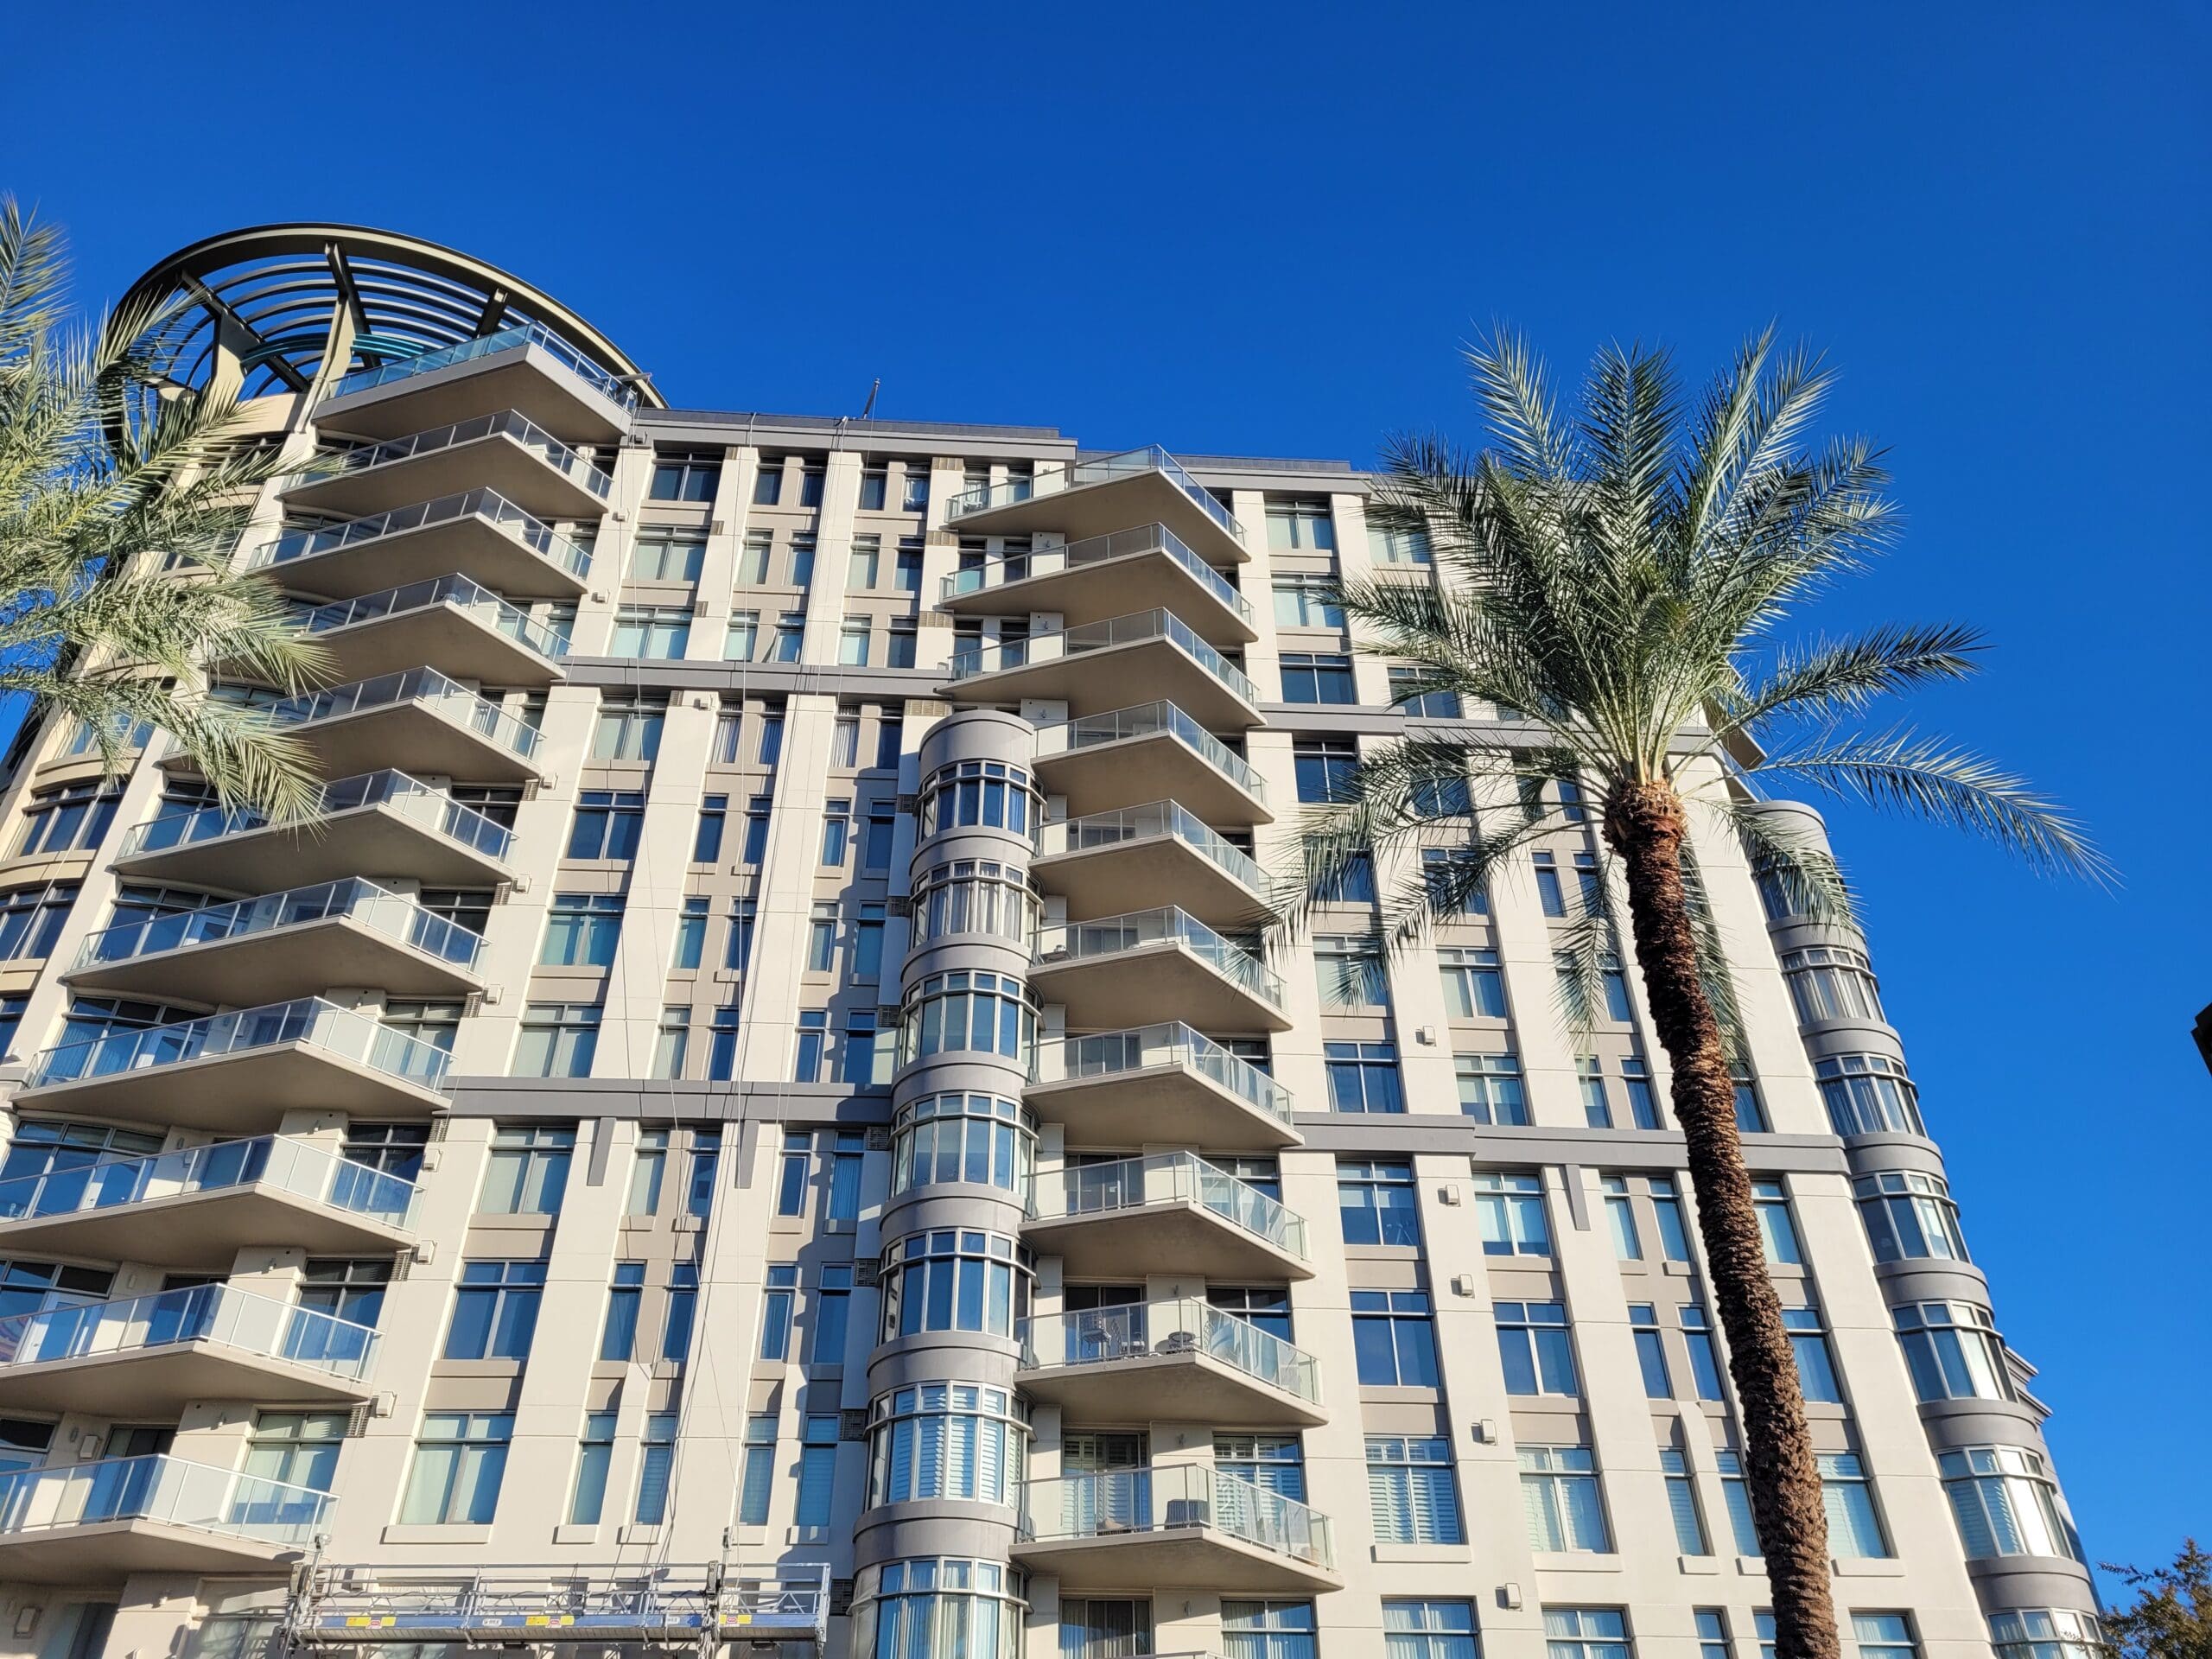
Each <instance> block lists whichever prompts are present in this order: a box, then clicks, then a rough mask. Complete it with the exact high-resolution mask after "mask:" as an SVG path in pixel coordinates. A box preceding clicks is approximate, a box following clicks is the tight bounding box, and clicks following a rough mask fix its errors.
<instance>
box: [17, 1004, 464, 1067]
mask: <svg viewBox="0 0 2212 1659" xmlns="http://www.w3.org/2000/svg"><path fill="white" fill-rule="evenodd" d="M292 1043H299V1044H302V1045H304V1046H307V1047H309V1048H316V1049H320V1050H321V1051H322V1052H325V1053H327V1054H329V1055H331V1056H333V1057H334V1058H338V1059H340V1060H346V1061H350V1062H352V1063H353V1065H361V1066H366V1067H367V1068H368V1069H370V1070H371V1071H380V1072H382V1073H384V1074H385V1076H387V1077H396V1078H399V1079H401V1080H403V1081H404V1082H408V1083H413V1084H419V1085H421V1086H422V1087H423V1088H425V1089H433V1090H443V1089H444V1087H445V1086H446V1071H447V1066H448V1056H447V1054H446V1052H445V1051H444V1050H443V1049H442V1048H440V1047H439V1046H437V1045H436V1044H435V1043H427V1042H424V1041H423V1039H421V1038H419V1037H416V1036H411V1035H410V1034H409V1033H406V1032H404V1031H395V1030H394V1029H392V1027H390V1026H387V1025H385V1024H384V1023H383V1022H382V1021H381V1020H376V1019H373V1018H372V1017H371V1016H370V1015H368V1014H357V1013H355V1012H354V1011H353V1009H351V1008H341V1007H339V1006H338V1005H337V1004H336V1003H335V1002H326V1001H323V1000H322V998H321V997H319V996H302V997H299V998H296V999H295V1000H294V1001H289V1002H270V1003H267V1004H264V1006H263V1007H257V1008H237V1009H233V1010H232V1012H230V1013H228V1014H206V1015H203V1016H202V1017H201V1018H200V1019H197V1020H180V1021H178V1022H177V1023H176V1024H175V1025H168V1026H141V1027H135V1028H130V1029H125V1030H121V1031H111V1032H108V1033H105V1034H104V1035H102V1036H99V1037H92V1038H87V1039H84V1040H83V1041H80V1042H74V1043H61V1044H59V1045H57V1046H54V1047H53V1048H48V1049H43V1050H41V1052H38V1053H37V1054H35V1055H33V1056H32V1057H31V1063H30V1067H29V1071H28V1072H27V1073H26V1074H25V1076H24V1078H23V1084H22V1086H23V1087H24V1088H26V1089H38V1088H42V1087H44V1086H46V1085H47V1084H57V1083H78V1082H82V1081H85V1080H87V1079H90V1078H93V1077H114V1076H116V1075H117V1074H118V1073H121V1072H125V1071H146V1070H149V1069H151V1068H154V1067H158V1066H164V1065H187V1064H188V1063H190V1062H193V1061H195V1060H211V1059H219V1058H223V1057H224V1056H226V1055H233V1054H248V1053H251V1052H254V1051H255V1050H257V1049H264V1048H279V1047H283V1046H286V1045H288V1044H292Z"/></svg>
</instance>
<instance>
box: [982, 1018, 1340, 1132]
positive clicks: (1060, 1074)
mask: <svg viewBox="0 0 2212 1659" xmlns="http://www.w3.org/2000/svg"><path fill="white" fill-rule="evenodd" d="M1022 1098H1023V1099H1024V1100H1025V1101H1027V1103H1028V1104H1029V1107H1030V1109H1032V1110H1033V1111H1034V1112H1035V1113H1036V1114H1037V1116H1038V1117H1039V1119H1041V1120H1042V1121H1044V1122H1047V1123H1065V1124H1068V1125H1070V1126H1071V1127H1073V1128H1076V1129H1077V1130H1078V1131H1079V1132H1080V1135H1081V1136H1082V1138H1083V1139H1084V1140H1091V1141H1103V1142H1105V1143H1106V1144H1108V1145H1109V1146H1110V1145H1114V1144H1117V1143H1118V1144H1120V1145H1123V1146H1128V1145H1136V1146H1143V1145H1146V1144H1148V1143H1149V1144H1158V1143H1160V1142H1161V1141H1166V1142H1169V1143H1171V1144H1172V1143H1174V1142H1177V1141H1180V1142H1183V1143H1185V1144H1186V1145H1193V1144H1194V1145H1198V1146H1202V1147H1217V1148H1219V1149H1220V1150H1221V1151H1224V1152H1273V1151H1275V1150H1278V1149H1280V1148H1281V1147H1294V1146H1296V1145H1298V1144H1299V1141H1300V1135H1299V1133H1298V1128H1297V1124H1296V1120H1295V1119H1294V1117H1293V1116H1292V1108H1291V1098H1290V1090H1287V1089H1286V1088H1284V1087H1283V1086H1282V1085H1281V1084H1279V1083H1277V1082H1276V1081H1275V1080H1274V1078H1273V1077H1268V1075H1267V1074H1266V1073H1265V1072H1263V1071H1261V1070H1260V1069H1259V1068H1258V1067H1256V1066H1255V1065H1250V1064H1249V1063H1248V1062H1246V1061H1243V1060H1240V1059H1238V1058H1236V1056H1235V1055H1234V1054H1231V1053H1230V1052H1229V1051H1228V1050H1227V1049H1225V1048H1224V1047H1223V1046H1221V1045H1220V1044H1218V1043H1217V1042H1215V1041H1214V1040H1213V1039H1211V1038H1210V1037H1205V1036H1201V1035H1200V1034H1199V1033H1198V1032H1196V1031H1193V1030H1192V1028H1191V1027H1188V1026H1185V1025H1178V1024H1170V1025H1159V1026H1147V1027H1144V1028H1143V1029H1141V1030H1138V1031H1114V1032H1107V1033H1103V1034H1102V1035H1099V1036H1095V1037H1071V1038H1068V1039H1065V1041H1063V1042H1057V1043H1046V1044H1044V1045H1041V1046H1039V1049H1038V1051H1037V1058H1036V1062H1035V1065H1033V1068H1032V1071H1031V1075H1030V1080H1029V1086H1028V1088H1027V1090H1024V1091H1023V1094H1022Z"/></svg>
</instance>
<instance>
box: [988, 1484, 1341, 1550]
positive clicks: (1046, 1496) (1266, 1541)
mask: <svg viewBox="0 0 2212 1659" xmlns="http://www.w3.org/2000/svg"><path fill="white" fill-rule="evenodd" d="M1185 1527H1211V1528H1213V1529H1216V1530H1217V1531H1220V1532H1224V1533H1226V1534H1228V1535H1230V1537H1233V1538H1236V1539H1239V1540H1241V1541H1243V1542H1245V1543H1249V1544H1255V1545H1257V1546H1258V1547H1259V1548H1262V1549H1266V1550H1269V1551H1272V1552H1273V1553H1274V1554H1280V1555H1287V1556H1288V1557H1290V1558H1291V1559H1292V1560H1297V1561H1302V1562H1305V1563H1306V1564H1308V1565H1310V1566H1313V1567H1319V1568H1322V1569H1323V1570H1325V1571H1326V1570H1329V1569H1331V1568H1332V1567H1333V1566H1334V1564H1335V1560H1336V1554H1335V1548H1334V1545H1333V1542H1332V1539H1331V1538H1330V1535H1329V1518H1328V1517H1327V1516H1325V1515H1323V1514H1322V1513H1321V1512H1320V1511H1319V1510H1315V1509H1313V1508H1310V1507H1309V1506H1307V1505H1306V1504H1304V1503H1299V1502H1298V1501H1297V1500H1296V1499H1294V1498H1288V1497H1283V1496H1282V1495H1281V1493H1279V1492H1272V1491H1268V1489H1267V1488H1266V1487H1264V1486H1261V1485H1257V1484H1255V1483H1253V1482H1251V1481H1249V1480H1242V1479H1239V1478H1237V1477H1236V1476H1235V1475H1229V1474H1223V1473H1221V1472H1220V1471H1217V1470H1216V1469H1215V1468H1214V1467H1213V1466H1212V1465H1210V1464H1198V1463H1186V1464H1166V1465H1157V1466H1155V1467H1153V1468H1149V1469H1111V1470H1105V1471H1099V1472H1097V1473H1094V1474H1082V1475H1061V1476H1058V1477H1057V1478H1052V1479H1050V1480H1032V1481H1027V1482H1026V1483H1024V1484H1023V1487H1022V1506H1021V1522H1020V1531H1021V1537H1022V1539H1023V1541H1026V1542H1032V1543H1043V1542H1048V1541H1052V1540H1054V1539H1059V1538H1102V1537H1109V1536H1121V1535H1126V1534H1142V1533H1147V1532H1160V1531H1166V1530H1169V1529H1179V1528H1185Z"/></svg>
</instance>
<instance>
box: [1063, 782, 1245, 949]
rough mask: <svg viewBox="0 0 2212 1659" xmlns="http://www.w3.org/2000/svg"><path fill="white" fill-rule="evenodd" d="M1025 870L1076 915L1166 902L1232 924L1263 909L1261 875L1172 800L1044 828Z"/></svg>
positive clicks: (1130, 908)
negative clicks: (1059, 896) (1056, 895)
mask: <svg viewBox="0 0 2212 1659" xmlns="http://www.w3.org/2000/svg"><path fill="white" fill-rule="evenodd" d="M1029 868H1030V873H1031V874H1033V875H1034V876H1035V877H1036V878H1037V880H1038V882H1039V884H1040V885H1041V886H1042V887H1044V889H1045V891H1046V892H1047V893H1058V894H1059V895H1061V896H1062V897H1063V898H1065V899H1066V900H1067V901H1068V912H1069V914H1070V915H1072V916H1077V917H1084V916H1110V915H1113V914H1115V913H1116V912H1121V911H1127V910H1135V909H1139V908H1141V906H1144V905H1146V904H1147V903H1153V904H1160V903H1166V904H1169V905H1173V906H1175V907H1176V908H1178V909H1179V910H1185V911H1188V912H1190V913H1191V914H1192V915H1194V916H1201V917H1205V918H1207V919H1209V920H1211V921H1218V922H1230V923H1234V922H1245V921H1250V920H1254V919H1255V918H1257V917H1258V916H1259V915H1260V914H1261V912H1263V911H1265V910H1266V908H1267V877H1266V876H1265V875H1264V874H1262V873H1261V869H1260V867H1259V866H1258V865H1257V864H1255V863H1254V862H1253V861H1252V860H1251V857H1250V855H1248V854H1246V853H1244V852H1243V851H1242V850H1240V849H1237V848H1236V847H1232V846H1231V845H1230V843H1229V842H1226V841H1224V840H1223V839H1222V838H1221V837H1220V836H1217V835H1216V834H1215V833H1214V832H1213V831H1212V830H1211V829H1208V828H1207V827H1206V825H1205V823H1203V822H1202V821H1201V820H1200V819H1199V818H1198V817H1197V815H1196V814H1194V813H1191V812H1187V811H1185V810H1183V808H1182V807H1180V806H1179V805H1177V804H1175V803H1174V802H1173V801H1153V802H1150V803H1147V804H1146V805H1143V806H1132V807H1126V808H1123V809H1122V810H1120V811H1117V812H1094V813H1092V814H1091V815H1090V817H1083V818H1070V819H1068V820H1067V821H1065V823H1048V824H1046V826H1045V829H1044V833H1043V835H1042V836H1040V837H1039V853H1038V856H1037V858H1036V860H1035V861H1033V863H1032V864H1031V865H1030V867H1029Z"/></svg>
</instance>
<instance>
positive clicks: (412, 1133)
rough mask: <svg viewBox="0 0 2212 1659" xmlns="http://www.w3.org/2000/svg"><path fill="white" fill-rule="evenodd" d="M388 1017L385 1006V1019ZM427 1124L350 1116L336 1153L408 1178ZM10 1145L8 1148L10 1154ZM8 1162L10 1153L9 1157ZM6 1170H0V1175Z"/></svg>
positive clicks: (425, 1140) (416, 1168)
mask: <svg viewBox="0 0 2212 1659" xmlns="http://www.w3.org/2000/svg"><path fill="white" fill-rule="evenodd" d="M390 1021H391V1010H390V1007H389V1006H387V1007H386V1009H385V1022H386V1023H387V1024H389V1023H390ZM30 1127H31V1126H30V1125H29V1124H22V1125H21V1126H19V1127H18V1128H16V1140H15V1143H14V1144H15V1146H17V1147H20V1146H21V1145H22V1143H23V1136H24V1134H25V1132H26V1131H27V1130H29V1128H30ZM429 1141H430V1126H429V1124H427V1123H364V1122H361V1120H360V1119H359V1118H354V1119H353V1120H352V1121H351V1122H348V1123H347V1124H346V1144H345V1148H344V1150H343V1152H342V1153H341V1154H340V1155H341V1156H342V1157H343V1158H344V1159H345V1160H346V1162H347V1163H349V1164H362V1165H365V1166H367V1167H369V1168H371V1169H373V1170H375V1171H377V1172H378V1173H380V1174H385V1175H390V1176H391V1177H392V1178H393V1179H397V1180H402V1181H409V1182H412V1181H415V1180H417V1179H420V1178H421V1176H422V1173H423V1147H426V1146H428V1145H429ZM12 1152H13V1148H12V1147H11V1148H10V1153H11V1154H12ZM12 1163H13V1158H12V1155H11V1157H10V1165H11V1166H12ZM6 1173H10V1172H9V1171H7V1170H0V1175H4V1174H6Z"/></svg>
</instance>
